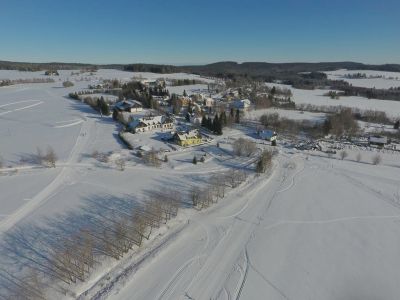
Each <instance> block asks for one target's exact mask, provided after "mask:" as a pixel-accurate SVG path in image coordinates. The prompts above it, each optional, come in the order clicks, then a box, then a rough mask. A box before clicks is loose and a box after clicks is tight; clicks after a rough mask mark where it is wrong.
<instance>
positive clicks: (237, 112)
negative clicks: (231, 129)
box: [235, 109, 240, 124]
mask: <svg viewBox="0 0 400 300" xmlns="http://www.w3.org/2000/svg"><path fill="white" fill-rule="evenodd" d="M235 123H238V124H239V123H240V111H239V109H237V110H236V115H235Z"/></svg>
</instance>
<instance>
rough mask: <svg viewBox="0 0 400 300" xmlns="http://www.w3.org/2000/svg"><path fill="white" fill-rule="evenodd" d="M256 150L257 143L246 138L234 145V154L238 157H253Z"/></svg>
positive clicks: (238, 140) (240, 139)
mask: <svg viewBox="0 0 400 300" xmlns="http://www.w3.org/2000/svg"><path fill="white" fill-rule="evenodd" d="M256 149H257V147H256V143H254V142H253V141H251V140H248V139H245V138H238V139H237V140H236V141H235V142H234V143H233V152H234V153H235V155H237V156H251V155H252V154H253V153H254V152H255V151H256Z"/></svg>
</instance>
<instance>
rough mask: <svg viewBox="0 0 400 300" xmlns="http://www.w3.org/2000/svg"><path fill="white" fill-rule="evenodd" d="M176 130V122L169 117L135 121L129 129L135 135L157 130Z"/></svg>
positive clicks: (146, 118)
mask: <svg viewBox="0 0 400 300" xmlns="http://www.w3.org/2000/svg"><path fill="white" fill-rule="evenodd" d="M173 128H174V122H173V120H172V119H171V118H169V117H167V116H150V117H143V118H137V119H133V120H132V122H130V123H129V124H128V129H129V130H130V131H131V132H133V133H140V132H147V131H152V130H156V129H161V130H162V131H164V130H172V129H173Z"/></svg>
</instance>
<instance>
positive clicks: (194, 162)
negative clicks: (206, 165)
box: [192, 156, 197, 165]
mask: <svg viewBox="0 0 400 300" xmlns="http://www.w3.org/2000/svg"><path fill="white" fill-rule="evenodd" d="M192 163H193V164H194V165H196V164H197V157H196V156H193V160H192Z"/></svg>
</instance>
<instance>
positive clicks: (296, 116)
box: [245, 107, 326, 123]
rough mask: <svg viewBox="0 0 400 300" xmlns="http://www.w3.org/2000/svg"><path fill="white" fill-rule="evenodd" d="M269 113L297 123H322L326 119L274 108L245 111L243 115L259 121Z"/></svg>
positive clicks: (317, 115) (323, 116)
mask: <svg viewBox="0 0 400 300" xmlns="http://www.w3.org/2000/svg"><path fill="white" fill-rule="evenodd" d="M271 113H277V114H278V115H279V116H280V117H284V118H288V119H291V120H297V121H303V120H306V121H311V122H315V123H320V122H323V121H325V119H326V114H325V113H314V112H308V111H304V112H301V111H298V110H288V109H279V108H274V107H273V108H267V109H257V110H250V111H247V112H246V113H245V118H248V119H251V120H259V119H260V117H261V116H262V115H264V114H271Z"/></svg>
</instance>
